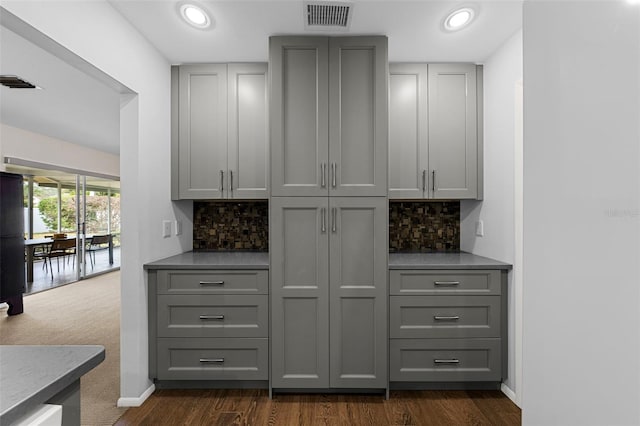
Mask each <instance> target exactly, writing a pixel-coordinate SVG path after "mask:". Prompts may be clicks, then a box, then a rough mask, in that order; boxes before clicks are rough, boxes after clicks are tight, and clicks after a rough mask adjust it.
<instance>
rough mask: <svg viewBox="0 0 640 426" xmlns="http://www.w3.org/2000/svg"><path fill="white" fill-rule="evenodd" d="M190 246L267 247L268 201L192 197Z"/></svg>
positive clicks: (256, 249)
mask: <svg viewBox="0 0 640 426" xmlns="http://www.w3.org/2000/svg"><path fill="white" fill-rule="evenodd" d="M193 249H194V250H219V251H223V250H224V251H227V250H253V251H269V203H268V202H267V201H248V202H229V201H194V203H193Z"/></svg>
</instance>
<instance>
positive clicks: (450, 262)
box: [389, 252, 512, 270]
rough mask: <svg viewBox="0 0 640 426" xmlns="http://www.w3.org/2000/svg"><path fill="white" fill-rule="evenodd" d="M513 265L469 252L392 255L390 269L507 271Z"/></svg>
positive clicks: (390, 255) (390, 256)
mask: <svg viewBox="0 0 640 426" xmlns="http://www.w3.org/2000/svg"><path fill="white" fill-rule="evenodd" d="M511 268H512V265H510V264H508V263H504V262H500V261H498V260H494V259H490V258H488V257H483V256H477V255H475V254H471V253H467V252H458V253H390V254H389V269H506V270H509V269H511Z"/></svg>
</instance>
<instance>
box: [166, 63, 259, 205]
mask: <svg viewBox="0 0 640 426" xmlns="http://www.w3.org/2000/svg"><path fill="white" fill-rule="evenodd" d="M267 92H268V81H267V64H265V63H234V64H198V65H181V66H174V67H172V98H173V100H172V187H171V192H172V198H173V199H220V198H223V199H247V198H268V196H269V186H268V183H269V137H268V125H269V124H268V123H269V122H268V109H267V108H268V98H267Z"/></svg>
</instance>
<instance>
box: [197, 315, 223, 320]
mask: <svg viewBox="0 0 640 426" xmlns="http://www.w3.org/2000/svg"><path fill="white" fill-rule="evenodd" d="M200 319H201V320H223V319H224V315H200Z"/></svg>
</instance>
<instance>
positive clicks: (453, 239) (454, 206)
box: [389, 201, 460, 252]
mask: <svg viewBox="0 0 640 426" xmlns="http://www.w3.org/2000/svg"><path fill="white" fill-rule="evenodd" d="M389 251H390V252H456V251H460V202H459V201H397V202H394V201H391V202H390V203H389Z"/></svg>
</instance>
